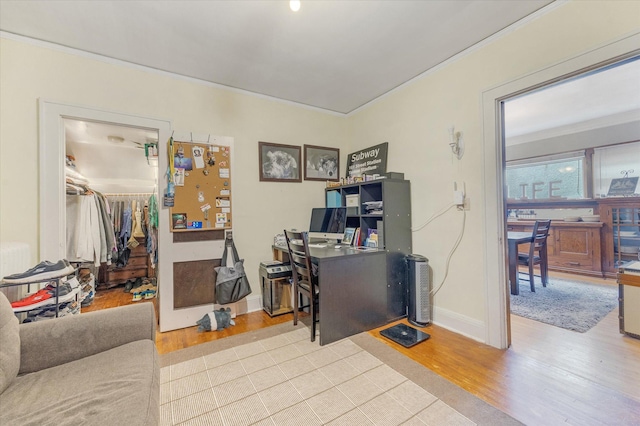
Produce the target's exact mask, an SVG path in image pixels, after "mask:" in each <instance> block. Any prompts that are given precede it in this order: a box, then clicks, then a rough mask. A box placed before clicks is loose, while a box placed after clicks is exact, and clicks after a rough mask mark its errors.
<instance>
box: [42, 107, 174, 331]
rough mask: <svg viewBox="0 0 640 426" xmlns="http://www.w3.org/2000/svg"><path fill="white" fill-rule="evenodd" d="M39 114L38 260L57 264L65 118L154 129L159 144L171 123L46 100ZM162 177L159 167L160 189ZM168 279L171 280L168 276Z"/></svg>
mask: <svg viewBox="0 0 640 426" xmlns="http://www.w3.org/2000/svg"><path fill="white" fill-rule="evenodd" d="M39 112H40V116H39V121H40V129H39V139H40V153H39V159H40V164H39V167H40V232H39V236H40V241H39V243H40V260H45V259H46V260H52V261H56V260H58V259H64V258H65V257H66V253H67V250H66V242H67V238H66V199H65V194H66V192H65V171H64V165H65V160H64V158H65V132H64V119H66V118H70V119H76V120H90V121H100V122H105V123H113V124H117V125H125V126H132V127H142V128H147V129H153V130H157V131H158V137H159V140H160V141H162V140H165V141H166V140H167V139H168V138H169V137H170V136H171V122H170V121H169V120H162V119H155V118H148V117H141V116H137V115H131V114H124V113H119V112H113V111H105V110H101V109H97V108H93V107H87V106H80V105H71V104H66V103H62V102H56V101H51V100H46V99H39ZM161 157H162V156H161ZM165 164H166V160H165ZM163 175H164V172H163V169H161V168H160V167H159V168H158V176H157V179H158V183H159V186H160V182H162V176H163ZM160 187H161V186H160ZM159 240H160V238H159ZM166 256H167V253H166V249H165V247H164V246H163V245H162V244H159V247H158V257H159V258H160V259H162V258H163V257H166ZM167 277H169V278H171V275H167ZM158 282H159V286H160V288H159V290H160V291H159V293H163V292H165V293H167V292H168V293H171V291H170V290H171V288H172V286H173V283H172V281H171V280H170V279H166V277H163V278H162V279H159V280H158ZM162 317H163V312H162V310H160V318H161V319H162Z"/></svg>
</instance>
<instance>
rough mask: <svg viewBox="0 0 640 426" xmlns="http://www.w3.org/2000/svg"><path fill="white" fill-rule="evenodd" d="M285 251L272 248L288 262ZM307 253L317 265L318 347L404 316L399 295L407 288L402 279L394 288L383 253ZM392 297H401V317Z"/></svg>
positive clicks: (278, 257) (314, 250) (346, 249)
mask: <svg viewBox="0 0 640 426" xmlns="http://www.w3.org/2000/svg"><path fill="white" fill-rule="evenodd" d="M287 252H288V250H287V247H286V246H273V253H274V258H275V259H276V260H281V261H285V262H288V254H287ZM309 254H310V255H311V260H312V262H313V263H314V264H316V265H318V286H319V287H320V296H319V305H320V327H319V329H320V345H326V344H328V343H331V342H335V341H337V340H340V339H344V338H345V337H349V336H352V335H354V334H357V333H361V332H363V331H367V330H371V329H373V328H376V327H380V326H382V325H384V324H387V323H388V322H389V321H391V320H393V319H395V318H396V317H401V316H404V315H406V313H405V311H404V310H405V309H406V302H405V300H406V299H404V297H403V296H402V291H403V288H405V289H406V286H405V285H404V284H403V283H404V279H402V280H401V281H400V282H398V283H397V284H396V285H394V283H395V280H393V281H392V277H393V271H392V269H394V268H393V267H390V266H389V264H388V258H387V256H388V254H387V252H385V251H384V250H381V249H380V250H378V249H373V250H368V251H361V250H357V249H355V248H353V247H348V246H345V247H340V248H334V247H331V246H327V247H309ZM402 256H403V257H404V255H402ZM396 272H397V271H396ZM388 282H390V284H388ZM405 293H406V290H405ZM394 294H400V303H401V304H402V307H401V308H400V310H402V313H401V314H400V315H398V312H399V309H398V299H397V297H394ZM296 297H297V295H296Z"/></svg>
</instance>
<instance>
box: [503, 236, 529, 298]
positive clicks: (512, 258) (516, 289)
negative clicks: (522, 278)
mask: <svg viewBox="0 0 640 426" xmlns="http://www.w3.org/2000/svg"><path fill="white" fill-rule="evenodd" d="M507 240H508V241H509V249H508V250H509V283H511V294H520V286H519V285H518V245H520V244H525V243H530V242H532V241H533V233H532V232H507Z"/></svg>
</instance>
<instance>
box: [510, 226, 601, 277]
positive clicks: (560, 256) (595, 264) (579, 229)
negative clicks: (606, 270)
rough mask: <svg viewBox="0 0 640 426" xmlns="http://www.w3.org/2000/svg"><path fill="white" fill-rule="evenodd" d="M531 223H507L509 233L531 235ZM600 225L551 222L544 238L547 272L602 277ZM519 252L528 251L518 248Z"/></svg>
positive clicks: (524, 248) (527, 248) (526, 247)
mask: <svg viewBox="0 0 640 426" xmlns="http://www.w3.org/2000/svg"><path fill="white" fill-rule="evenodd" d="M534 223H535V221H533V220H530V221H522V220H518V221H508V222H507V229H508V230H509V231H521V232H523V231H528V232H531V231H533V225H534ZM603 226H604V224H603V223H602V222H564V221H562V220H552V221H551V229H550V230H549V237H548V238H547V255H548V262H549V269H550V270H555V271H561V272H568V273H575V274H582V275H592V276H598V277H602V276H603V269H602V232H601V231H602V228H603ZM520 247H521V248H520V251H522V252H524V251H527V250H529V246H528V245H524V244H523V245H521V246H520Z"/></svg>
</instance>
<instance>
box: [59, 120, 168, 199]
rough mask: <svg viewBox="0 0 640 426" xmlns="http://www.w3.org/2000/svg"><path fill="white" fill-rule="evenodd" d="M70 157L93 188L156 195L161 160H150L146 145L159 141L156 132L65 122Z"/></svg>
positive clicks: (112, 125) (99, 124) (72, 121)
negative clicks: (153, 192) (146, 154)
mask: <svg viewBox="0 0 640 426" xmlns="http://www.w3.org/2000/svg"><path fill="white" fill-rule="evenodd" d="M64 131H65V145H66V147H65V148H66V154H67V155H72V156H73V157H74V158H75V171H76V172H78V173H80V175H81V176H82V177H84V178H86V179H87V181H88V182H89V185H90V186H91V188H93V189H95V190H96V191H101V192H107V193H132V192H140V193H147V192H152V191H153V190H154V188H155V186H156V183H157V176H158V167H157V164H158V163H157V161H153V160H152V161H148V160H147V157H146V156H145V150H144V145H145V144H149V143H157V142H158V132H157V131H156V130H149V129H141V128H136V127H127V126H121V125H114V124H110V123H98V122H92V121H79V120H73V119H65V120H64Z"/></svg>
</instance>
